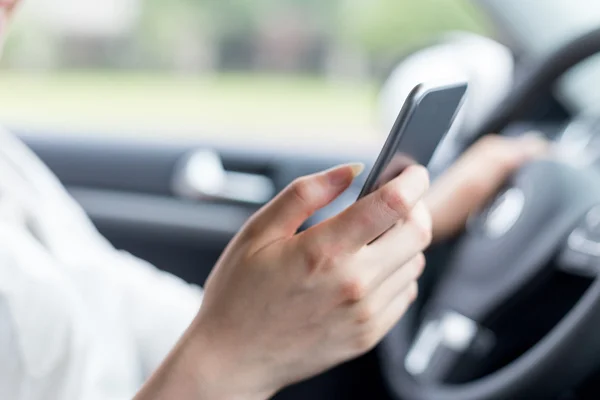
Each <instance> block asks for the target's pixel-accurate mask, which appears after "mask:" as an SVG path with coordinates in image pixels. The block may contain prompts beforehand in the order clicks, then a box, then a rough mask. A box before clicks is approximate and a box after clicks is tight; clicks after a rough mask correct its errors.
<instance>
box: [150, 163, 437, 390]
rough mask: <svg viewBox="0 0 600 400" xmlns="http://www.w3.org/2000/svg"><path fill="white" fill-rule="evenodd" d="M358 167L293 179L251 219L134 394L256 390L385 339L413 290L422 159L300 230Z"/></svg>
mask: <svg viewBox="0 0 600 400" xmlns="http://www.w3.org/2000/svg"><path fill="white" fill-rule="evenodd" d="M358 172H359V170H358V167H357V166H341V167H338V168H335V169H333V170H329V171H326V172H323V173H320V174H316V175H312V176H307V177H304V178H300V179H298V180H297V181H295V182H294V183H293V184H292V185H290V186H289V187H288V188H287V189H285V190H284V191H283V192H282V193H281V194H280V195H279V196H278V197H277V198H276V199H274V200H273V201H272V202H271V203H269V204H268V205H267V206H266V207H264V208H263V209H262V210H261V211H259V212H258V213H257V214H256V215H255V216H254V217H253V218H252V219H251V221H249V223H248V224H247V225H246V226H245V227H244V228H243V229H242V230H241V232H240V233H239V234H238V235H237V236H236V238H235V239H234V240H233V241H232V243H231V244H230V245H229V247H228V248H227V250H226V251H225V253H224V254H223V256H222V258H221V259H220V261H219V262H218V264H217V266H216V268H215V269H214V271H213V273H212V274H211V276H210V278H209V280H208V282H207V285H206V287H205V297H204V301H203V305H202V308H201V310H200V312H199V314H198V316H197V318H196V320H195V321H194V323H193V324H192V326H191V327H190V329H189V330H188V332H187V333H186V335H185V337H184V338H183V340H182V341H181V342H180V344H179V346H178V348H177V349H176V350H175V351H174V352H173V353H172V355H171V356H170V358H169V360H168V361H167V362H166V364H165V365H163V367H162V368H161V370H159V371H158V372H157V373H156V374H155V376H154V378H153V379H152V380H151V382H149V384H148V385H147V386H146V389H145V390H144V391H143V392H142V393H141V394H140V397H139V398H140V399H141V398H144V399H146V398H163V397H160V396H164V397H165V398H167V397H168V398H176V397H177V398H185V396H184V395H185V394H188V393H192V392H193V394H194V396H195V397H193V398H196V399H204V398H206V399H237V398H239V399H254V398H256V399H259V398H260V399H263V398H266V397H269V396H271V395H273V394H274V393H275V392H276V391H278V390H279V389H281V388H282V387H284V386H286V385H289V384H291V383H294V382H297V381H300V380H302V379H304V378H307V377H309V376H312V375H315V374H317V373H319V372H321V371H323V370H325V369H327V368H330V367H332V366H334V365H336V364H339V363H341V362H344V361H346V360H348V359H351V358H353V357H356V356H358V355H360V354H363V353H365V352H367V351H368V350H369V349H371V348H372V347H374V346H375V345H376V344H377V343H378V342H379V341H380V340H381V339H382V337H383V336H384V335H385V334H386V333H387V332H388V330H389V329H391V327H393V326H394V325H395V324H396V323H397V321H398V319H399V318H400V317H401V316H402V315H403V314H404V312H405V311H406V309H407V307H408V306H409V305H410V304H411V303H412V302H413V300H415V298H416V296H417V284H416V280H417V279H418V278H419V276H420V275H421V273H422V271H423V268H424V265H425V258H424V256H423V254H422V253H421V252H422V251H423V250H424V249H425V248H426V247H427V246H428V245H429V243H430V240H431V219H430V215H429V212H428V210H427V207H426V206H425V204H424V203H423V202H422V201H421V198H422V196H423V195H424V194H425V193H426V191H427V190H428V184H429V182H428V175H427V171H426V169H425V168H423V167H419V166H413V167H410V168H408V169H407V170H406V171H405V172H404V173H402V174H401V175H400V176H399V177H397V178H396V179H394V180H393V181H391V182H389V183H388V184H387V185H386V186H384V187H382V188H381V189H379V190H377V191H376V192H374V193H372V194H371V195H369V196H367V197H365V198H363V199H361V200H360V201H359V202H357V203H355V204H354V205H352V206H351V207H349V208H348V209H347V210H345V211H344V212H342V213H341V214H339V215H338V216H336V217H334V218H331V219H329V220H327V221H325V222H323V223H321V224H319V225H317V226H314V227H312V228H310V229H308V230H307V231H304V232H302V233H300V234H297V233H296V232H297V230H298V228H299V227H300V226H301V225H302V223H303V222H304V221H305V220H306V219H307V218H308V217H309V216H310V215H311V214H312V213H313V212H315V211H316V210H317V209H319V208H321V207H323V206H325V205H327V204H328V203H330V202H331V201H332V200H334V199H335V198H336V197H337V196H339V195H340V194H341V193H342V192H343V191H344V190H346V189H347V188H348V186H349V185H350V183H351V182H352V180H353V178H354V177H355V176H356V174H357V173H358ZM376 238H378V239H377V240H376V241H375V242H373V240H374V239H376ZM371 242H373V243H372V244H369V243H371ZM157 295H158V296H159V295H160V293H157ZM178 370H179V371H181V373H180V374H177V371H178ZM185 371H188V372H187V373H186V372H185ZM182 375H183V376H184V377H185V379H183V380H182V378H181V376H182ZM169 388H170V390H171V391H166V390H169ZM186 388H187V389H186ZM173 390H175V392H173ZM144 393H145V394H144ZM150 393H152V396H150V397H146V396H147V395H149V394H150ZM142 396H144V397H142ZM190 398H192V397H190Z"/></svg>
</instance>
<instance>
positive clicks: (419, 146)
mask: <svg viewBox="0 0 600 400" xmlns="http://www.w3.org/2000/svg"><path fill="white" fill-rule="evenodd" d="M466 91H467V84H466V83H462V82H461V83H455V84H450V85H448V84H445V85H439V86H429V85H418V86H417V87H416V88H415V89H413V90H412V91H411V93H410V94H409V96H408V98H407V101H406V103H405V104H404V106H403V107H402V110H401V111H400V114H399V116H398V119H397V120H396V123H395V124H394V127H393V128H392V131H391V132H390V134H389V136H388V139H387V141H386V142H385V144H384V146H383V149H382V150H381V153H380V154H379V156H378V158H377V160H376V162H375V163H374V164H373V168H372V170H371V172H370V174H369V176H368V177H367V180H366V181H365V184H364V187H363V190H362V191H361V193H360V196H359V198H361V197H363V196H365V195H367V194H369V193H371V192H373V191H374V190H377V189H378V188H380V187H381V186H383V185H385V184H386V183H387V182H389V181H390V180H392V179H394V178H395V177H396V176H398V175H399V174H400V173H401V172H402V171H403V170H404V169H405V168H406V167H408V166H409V165H411V164H421V165H424V166H427V165H428V164H429V162H430V161H431V158H432V157H433V154H434V153H435V151H436V149H437V147H438V145H439V144H440V142H441V141H442V139H443V138H444V136H445V135H446V133H447V132H448V131H449V130H450V127H451V125H452V122H453V121H454V118H455V117H456V114H457V113H458V111H459V109H460V106H461V104H462V102H463V98H464V96H465V93H466Z"/></svg>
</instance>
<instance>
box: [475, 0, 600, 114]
mask: <svg viewBox="0 0 600 400" xmlns="http://www.w3.org/2000/svg"><path fill="white" fill-rule="evenodd" d="M481 2H482V3H483V4H485V5H487V6H488V7H490V9H491V10H492V13H493V14H494V17H495V18H496V19H497V22H498V23H499V25H500V27H501V29H502V30H503V31H505V33H506V34H507V35H508V36H509V38H510V40H511V41H513V42H514V43H515V44H516V45H517V46H518V47H519V49H520V50H521V51H522V53H523V54H525V57H526V58H527V59H532V58H540V57H542V56H543V55H545V54H547V53H549V52H551V51H553V50H555V49H557V48H558V47H559V46H561V45H563V44H564V43H566V42H568V41H570V40H572V39H574V38H576V37H577V36H580V35H582V34H584V33H586V32H589V31H591V30H593V29H595V28H599V27H600V1H598V0H525V1H524V0H482V1H481ZM598 88H600V56H598V57H594V58H592V59H590V60H589V61H587V62H586V63H584V64H582V65H581V66H580V67H578V68H576V69H574V70H573V71H571V72H570V73H569V74H567V76H566V77H565V78H564V79H563V80H562V81H561V82H560V83H559V85H558V87H557V95H558V96H559V97H560V98H561V99H563V100H564V102H565V103H566V105H567V106H570V107H571V108H572V109H573V111H574V112H589V111H594V112H600V90H598Z"/></svg>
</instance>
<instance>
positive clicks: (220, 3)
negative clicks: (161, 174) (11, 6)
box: [0, 0, 488, 146]
mask: <svg viewBox="0 0 600 400" xmlns="http://www.w3.org/2000/svg"><path fill="white" fill-rule="evenodd" d="M22 5H23V6H22V7H21V9H20V10H19V13H18V15H17V19H16V20H15V21H14V23H13V26H12V29H11V35H10V37H9V38H8V40H7V43H6V47H5V49H4V50H5V51H4V54H3V58H2V60H1V61H0V88H1V90H0V123H1V124H4V125H8V126H9V127H11V128H14V129H15V130H29V131H31V130H32V131H35V132H40V133H43V132H46V131H49V132H56V133H69V134H70V133H73V134H77V135H86V134H93V135H112V134H115V135H119V136H124V135H128V134H131V135H136V136H139V135H152V136H158V137H159V138H161V139H162V138H166V137H168V138H175V137H178V138H184V139H188V138H192V139H196V138H198V139H204V138H208V139H210V140H212V139H218V140H226V141H236V142H239V141H251V142H256V141H260V142H268V143H267V144H269V145H270V144H271V142H275V141H276V142H284V143H286V144H287V143H289V142H294V141H296V142H297V141H300V142H302V143H314V141H315V140H316V139H319V140H325V141H326V142H330V141H331V142H336V143H337V142H343V143H355V144H356V145H357V146H361V144H362V143H364V142H365V141H367V142H368V141H370V140H371V139H372V138H373V139H375V140H376V141H377V142H379V138H380V135H383V134H386V133H387V132H384V131H383V132H382V131H381V129H380V128H381V127H380V125H379V121H378V119H377V118H378V115H379V114H378V113H377V110H376V109H375V107H376V105H377V102H376V99H377V97H376V96H377V93H378V89H379V85H380V80H381V77H382V76H383V75H384V74H385V72H386V71H387V70H389V69H390V67H391V66H392V65H393V63H394V62H396V61H397V60H398V59H399V57H400V56H402V55H403V54H404V53H403V52H404V51H405V50H406V49H407V48H410V49H412V48H414V47H415V46H419V45H422V44H424V43H428V41H429V40H431V39H433V38H437V37H439V36H440V35H442V34H444V33H445V32H447V31H455V30H459V31H471V32H473V31H474V32H477V33H481V34H486V33H487V31H488V29H487V28H488V24H487V20H486V19H485V18H482V17H483V15H481V14H482V13H480V12H479V10H478V9H477V8H476V7H475V5H474V4H473V3H471V2H470V1H468V0H461V1H458V0H456V1H447V0H409V1H398V0H253V1H224V0H26V1H23V2H22Z"/></svg>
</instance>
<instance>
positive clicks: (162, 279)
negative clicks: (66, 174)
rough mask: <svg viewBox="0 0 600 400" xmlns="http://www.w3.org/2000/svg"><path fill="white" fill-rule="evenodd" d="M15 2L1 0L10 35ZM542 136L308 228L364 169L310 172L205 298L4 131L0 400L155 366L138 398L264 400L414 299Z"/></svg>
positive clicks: (409, 183) (388, 188) (100, 394)
mask: <svg viewBox="0 0 600 400" xmlns="http://www.w3.org/2000/svg"><path fill="white" fill-rule="evenodd" d="M16 3H17V1H16V0H0V35H2V34H4V33H5V28H6V23H7V21H8V19H9V17H10V16H11V15H12V14H13V12H14V9H15V7H16ZM544 147H545V146H544V143H542V142H540V141H539V140H537V139H532V138H525V139H519V140H508V139H501V138H491V137H490V138H487V139H485V140H483V141H481V142H480V143H479V144H477V145H476V146H474V147H473V148H472V149H470V150H469V151H468V152H467V153H466V154H465V155H464V156H463V157H462V159H461V160H460V161H459V162H458V163H457V164H456V165H454V166H453V167H452V168H451V169H450V170H449V171H448V172H447V173H446V174H445V175H444V176H443V177H442V178H441V179H440V180H438V181H437V182H436V183H435V185H434V186H433V187H432V188H431V189H429V188H428V186H429V182H428V177H427V172H426V170H425V169H424V168H422V167H411V168H409V169H407V170H406V171H405V172H404V173H402V174H401V175H400V176H399V177H398V178H396V179H394V180H392V181H391V182H389V183H388V184H387V185H385V186H384V187H382V188H380V189H379V190H378V191H376V192H375V193H373V194H372V195H370V196H368V197H366V198H365V199H363V200H362V201H360V202H358V203H356V204H354V205H353V206H351V207H350V208H348V209H347V210H346V211H344V212H343V213H341V214H340V215H338V216H336V217H334V218H332V219H330V220H327V221H325V222H323V223H321V224H319V225H318V226H315V227H313V228H311V229H309V230H307V231H305V232H303V233H301V234H296V230H297V228H298V227H299V226H300V225H301V224H302V223H303V221H305V220H306V219H307V218H308V217H309V216H310V215H311V214H312V213H313V212H315V211H316V210H317V209H319V208H321V207H323V206H325V205H326V204H328V203H329V202H331V201H332V200H334V199H335V198H336V197H337V196H339V195H340V194H341V193H342V192H343V191H344V190H345V189H346V188H348V186H349V185H350V183H351V182H352V180H353V179H354V178H355V177H356V175H357V174H358V173H360V170H361V166H360V165H343V166H339V167H336V168H334V169H331V170H329V171H325V172H322V173H319V174H316V175H312V176H307V177H304V178H301V179H299V180H297V181H295V182H294V183H293V184H292V185H290V186H289V187H288V188H287V189H285V190H284V191H283V192H282V193H281V194H279V196H277V198H276V199H274V200H273V201H272V202H270V203H269V204H268V205H266V206H265V207H264V208H263V209H262V210H261V211H259V212H258V213H257V214H256V215H255V216H254V217H253V218H252V219H251V221H249V222H248V224H246V226H245V227H244V228H243V229H242V230H241V231H240V232H239V234H238V235H237V236H236V238H235V239H234V240H233V241H232V243H231V244H230V245H229V247H228V248H227V250H226V251H225V253H224V254H223V256H222V257H221V259H220V261H219V262H218V264H217V265H216V267H215V269H214V272H213V274H212V275H211V277H210V279H209V281H208V283H207V286H206V288H205V292H204V300H203V304H202V307H200V302H201V297H202V296H201V291H200V290H199V289H198V288H194V287H192V286H190V285H187V284H185V283H183V282H181V281H180V280H178V279H176V278H174V277H171V276H168V275H166V274H164V273H161V272H159V271H157V270H156V269H154V268H153V267H151V266H149V265H147V264H146V263H144V262H142V261H140V260H137V259H135V258H133V257H131V256H128V255H125V254H122V253H119V252H117V251H116V250H114V249H113V248H112V247H111V246H110V245H109V244H108V243H107V242H106V240H104V239H103V238H102V237H101V236H100V235H99V234H98V233H97V232H96V231H95V229H94V228H93V226H92V224H91V223H90V222H89V220H88V219H87V217H86V216H85V214H84V213H83V212H82V211H81V210H80V209H79V207H78V206H77V204H75V203H74V201H73V200H72V199H71V198H69V196H68V195H67V194H66V192H65V191H64V189H63V188H62V187H61V186H60V184H59V182H58V181H57V179H56V178H55V177H54V176H52V174H51V173H50V172H49V171H48V170H47V168H46V167H45V166H44V165H43V164H42V163H41V162H40V161H39V160H38V159H37V158H36V157H35V155H33V154H32V153H31V152H30V151H29V150H28V149H27V148H25V146H24V145H23V144H22V143H20V142H19V141H18V140H17V139H16V138H15V137H13V136H10V135H9V134H8V133H6V132H0V398H2V399H66V400H71V399H95V398H98V399H107V398H111V399H125V398H131V397H132V396H133V395H134V394H135V392H136V391H138V390H139V388H140V386H141V385H142V384H143V382H144V381H146V378H147V377H148V376H149V375H150V374H151V373H152V371H154V370H156V372H154V374H153V375H152V376H151V377H150V379H148V380H147V381H146V384H145V385H144V386H143V388H142V389H141V390H140V391H139V393H138V394H137V397H136V398H137V399H139V400H149V399H165V398H177V399H181V400H187V399H190V400H191V399H196V400H197V399H211V400H213V399H264V398H267V397H269V396H271V395H273V394H274V393H275V392H277V391H278V390H279V389H281V388H283V387H285V386H286V385H289V384H291V383H293V382H297V381H299V380H302V379H305V378H307V377H310V376H312V375H315V374H318V373H319V372H321V371H324V370H326V369H328V368H330V367H332V366H334V365H336V364H339V363H341V362H343V361H346V360H348V359H350V358H353V357H356V356H358V355H360V354H362V353H364V352H366V351H368V350H369V349H371V348H372V347H373V346H374V345H375V344H376V343H377V342H378V341H379V340H380V339H381V338H382V337H383V336H384V335H385V333H386V332H387V331H388V330H389V329H390V328H391V327H392V326H393V325H394V324H395V323H396V322H397V321H398V319H399V318H401V316H402V314H403V313H404V312H405V310H406V308H407V307H408V306H409V305H410V303H411V302H412V301H413V300H414V299H415V297H416V296H417V283H416V282H417V279H418V277H419V275H420V274H421V272H422V271H423V268H424V264H425V259H424V257H423V254H422V252H423V251H424V249H425V248H426V247H427V246H428V245H429V243H430V240H431V239H432V238H433V240H442V239H445V238H448V237H450V236H451V235H453V234H454V233H456V232H457V231H458V230H460V228H461V227H462V226H463V224H464V223H465V221H466V218H467V216H468V215H469V213H471V212H473V211H474V210H476V209H477V208H478V207H480V206H481V205H482V204H484V202H485V201H486V200H487V199H488V198H489V197H490V196H491V195H493V194H494V193H495V192H496V191H497V190H498V188H499V187H500V186H501V185H502V183H503V182H504V181H505V179H506V178H507V176H508V175H509V174H511V173H512V172H513V171H514V170H515V169H516V168H518V167H519V166H520V165H522V164H523V163H524V162H526V161H527V160H529V159H531V158H532V157H535V156H536V155H538V154H540V153H541V152H543V149H544ZM382 234H383V236H381V235H382ZM379 236H381V237H380V238H379V239H378V240H377V241H376V242H375V243H373V244H371V245H367V244H368V243H370V242H371V241H372V240H373V239H374V238H377V237H379ZM198 310H199V311H198ZM167 354H168V356H167V357H166V359H165V356H166V355H167ZM307 355H308V356H307ZM163 360H164V361H163ZM161 363H162V364H161Z"/></svg>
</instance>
